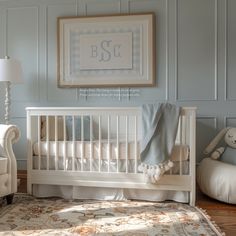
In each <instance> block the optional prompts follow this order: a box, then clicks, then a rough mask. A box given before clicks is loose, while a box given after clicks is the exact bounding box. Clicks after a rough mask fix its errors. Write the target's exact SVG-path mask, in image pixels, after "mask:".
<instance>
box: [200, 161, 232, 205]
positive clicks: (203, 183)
mask: <svg viewBox="0 0 236 236" xmlns="http://www.w3.org/2000/svg"><path fill="white" fill-rule="evenodd" d="M235 158H236V157H235ZM235 179H236V165H231V164H227V163H224V162H221V161H217V160H212V159H211V158H204V159H203V160H202V161H201V162H200V165H199V166H198V168H197V182H198V185H199V187H200V189H201V191H202V192H203V193H205V194H206V195H208V196H209V197H212V198H215V199H217V200H219V201H222V202H226V203H232V204H236V182H235Z"/></svg>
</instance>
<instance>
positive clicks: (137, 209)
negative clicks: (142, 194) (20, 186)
mask: <svg viewBox="0 0 236 236" xmlns="http://www.w3.org/2000/svg"><path fill="white" fill-rule="evenodd" d="M0 235H1V236H2V235H4V236H8V235H11V236H13V235H16V236H21V235H35V236H38V235H49V236H51V235H58V236H63V235H81V236H85V235H99V236H106V235H108V236H111V235H125V236H131V235H132V236H146V235H150V236H154V235H155V236H167V235H168V236H170V235H171V236H176V235H178V236H182V235H191V236H199V235H201V236H205V235H206V236H208V235H209V236H211V235H222V234H220V232H219V231H218V230H217V228H216V227H215V226H214V225H213V224H212V223H211V222H210V221H209V220H208V218H207V217H206V216H205V215H204V213H203V212H201V211H200V210H199V209H197V208H195V207H191V206H189V205H187V204H180V203H173V202H168V203H155V202H144V201H79V200H63V199H58V198H46V199H45V198H44V199H37V198H34V197H31V196H27V195H17V196H16V197H15V198H14V203H13V204H11V205H8V206H2V207H1V208H0Z"/></svg>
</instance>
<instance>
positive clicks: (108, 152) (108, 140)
mask: <svg viewBox="0 0 236 236" xmlns="http://www.w3.org/2000/svg"><path fill="white" fill-rule="evenodd" d="M110 147H111V146H110V116H108V117H107V158H108V168H107V171H108V173H109V172H110V159H111V152H110Z"/></svg>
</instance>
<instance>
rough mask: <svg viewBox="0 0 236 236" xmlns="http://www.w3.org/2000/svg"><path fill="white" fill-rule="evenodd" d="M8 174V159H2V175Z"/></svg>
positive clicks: (0, 161) (0, 169)
mask: <svg viewBox="0 0 236 236" xmlns="http://www.w3.org/2000/svg"><path fill="white" fill-rule="evenodd" d="M6 173H7V158H5V157H0V175H3V174H6Z"/></svg>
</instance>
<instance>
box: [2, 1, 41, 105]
mask: <svg viewBox="0 0 236 236" xmlns="http://www.w3.org/2000/svg"><path fill="white" fill-rule="evenodd" d="M19 9H36V10H37V16H36V17H35V18H37V22H36V25H37V36H36V38H37V42H36V43H37V49H36V50H37V56H36V60H37V62H36V63H37V69H36V70H37V75H36V81H37V86H38V90H37V97H36V96H35V100H34V102H40V80H39V74H40V73H39V7H38V6H36V5H31V6H17V7H7V8H6V9H5V15H6V18H5V22H6V24H5V55H9V52H8V48H9V46H8V24H9V23H8V16H9V11H10V10H19ZM12 101H13V102H27V100H19V99H17V100H14V99H13V100H12Z"/></svg>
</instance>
